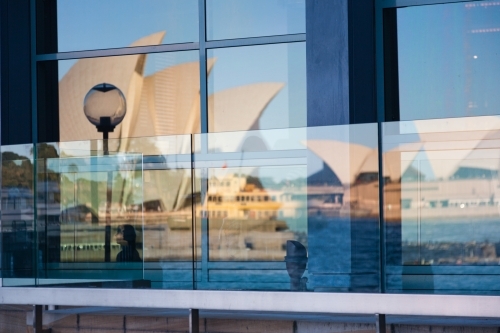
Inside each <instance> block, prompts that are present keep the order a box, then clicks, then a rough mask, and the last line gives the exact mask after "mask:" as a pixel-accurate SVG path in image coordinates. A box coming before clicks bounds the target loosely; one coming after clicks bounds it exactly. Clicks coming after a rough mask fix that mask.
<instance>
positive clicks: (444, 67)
mask: <svg viewBox="0 0 500 333" xmlns="http://www.w3.org/2000/svg"><path fill="white" fill-rule="evenodd" d="M487 4H490V5H489V6H486V5H487ZM491 4H493V5H491ZM498 4H499V2H498V1H495V2H491V1H490V2H470V3H457V4H445V5H433V6H417V7H408V8H401V9H398V51H399V86H400V106H401V119H402V120H409V119H424V118H443V117H463V116H477V115H491V114H498V113H500V93H499V90H500V83H499V81H498V77H499V75H500V58H499V54H500V6H499V5H498ZM485 29H493V30H485Z"/></svg>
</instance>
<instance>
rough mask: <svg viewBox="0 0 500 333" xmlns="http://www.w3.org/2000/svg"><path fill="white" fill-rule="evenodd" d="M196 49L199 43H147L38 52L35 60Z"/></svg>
mask: <svg viewBox="0 0 500 333" xmlns="http://www.w3.org/2000/svg"><path fill="white" fill-rule="evenodd" d="M198 49H199V43H184V44H165V45H148V46H137V47H123V48H118V49H104V50H90V51H74V52H62V53H50V54H38V55H37V56H36V61H37V62H38V61H51V60H72V59H84V58H98V57H113V56H123V55H134V54H146V53H161V52H176V51H197V50H198Z"/></svg>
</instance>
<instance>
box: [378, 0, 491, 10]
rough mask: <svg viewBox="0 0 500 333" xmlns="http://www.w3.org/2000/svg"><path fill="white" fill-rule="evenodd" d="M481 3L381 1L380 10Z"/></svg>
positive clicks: (415, 0)
mask: <svg viewBox="0 0 500 333" xmlns="http://www.w3.org/2000/svg"><path fill="white" fill-rule="evenodd" d="M473 1H476V2H479V1H484V0H379V1H377V7H378V8H399V7H410V6H426V5H443V4H451V3H460V2H473Z"/></svg>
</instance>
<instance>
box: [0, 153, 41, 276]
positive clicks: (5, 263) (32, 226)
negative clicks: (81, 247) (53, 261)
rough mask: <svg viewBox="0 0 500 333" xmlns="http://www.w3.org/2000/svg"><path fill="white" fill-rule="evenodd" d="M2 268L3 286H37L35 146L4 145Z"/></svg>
mask: <svg viewBox="0 0 500 333" xmlns="http://www.w3.org/2000/svg"><path fill="white" fill-rule="evenodd" d="M1 153H2V199H1V214H2V223H1V247H2V260H1V265H2V266H1V271H2V279H3V286H34V285H35V283H36V270H37V267H38V265H39V262H38V258H39V253H40V248H39V247H37V244H36V233H37V226H36V223H35V218H34V213H35V204H34V199H35V195H34V193H35V183H34V177H33V175H34V165H33V145H32V144H25V145H12V146H2V147H1Z"/></svg>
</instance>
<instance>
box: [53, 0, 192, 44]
mask: <svg viewBox="0 0 500 333" xmlns="http://www.w3.org/2000/svg"><path fill="white" fill-rule="evenodd" d="M49 4H50V2H45V3H44V6H49ZM45 11H47V9H46V8H45ZM45 19H47V18H45ZM49 30H50V29H49ZM198 31H199V30H198V1H197V0H148V1H139V0H107V1H101V0H84V1H81V0H80V1H76V0H72V1H67V0H58V1H57V39H58V51H59V52H66V51H79V50H92V49H107V48H116V47H126V46H143V45H158V44H172V43H186V42H197V41H198V36H199V33H198Z"/></svg>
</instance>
